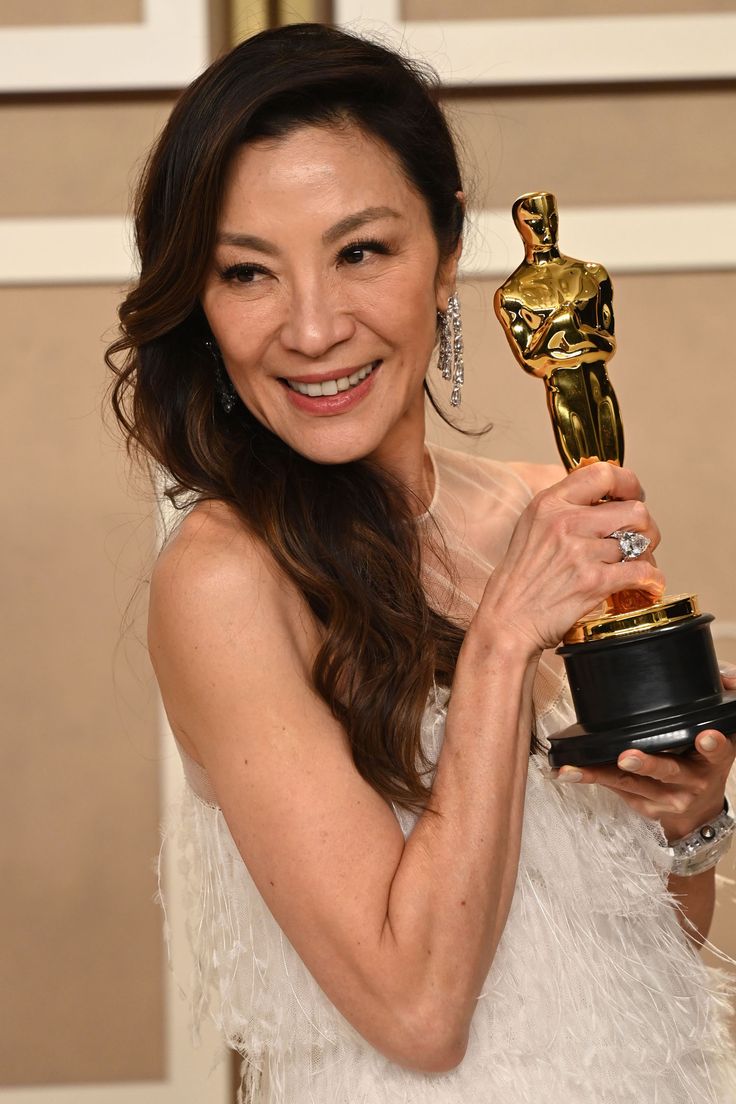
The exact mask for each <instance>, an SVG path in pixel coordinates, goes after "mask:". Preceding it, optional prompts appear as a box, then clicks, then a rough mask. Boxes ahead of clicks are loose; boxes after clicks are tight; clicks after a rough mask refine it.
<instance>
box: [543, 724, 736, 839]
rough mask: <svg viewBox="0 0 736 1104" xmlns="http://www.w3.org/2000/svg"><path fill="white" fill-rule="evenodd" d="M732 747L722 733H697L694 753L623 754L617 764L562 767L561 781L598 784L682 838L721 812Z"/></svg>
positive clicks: (670, 834)
mask: <svg viewBox="0 0 736 1104" xmlns="http://www.w3.org/2000/svg"><path fill="white" fill-rule="evenodd" d="M734 758H736V744H734V742H733V741H732V740H729V739H728V738H727V737H726V736H724V735H723V733H722V732H718V731H716V730H715V729H708V730H706V731H705V732H701V733H699V735H698V737H697V739H696V741H695V748H694V754H691V755H647V754H645V753H644V752H641V751H636V750H635V749H632V750H629V751H624V752H622V754H621V755H620V756H619V757H618V760H617V762H616V763H615V764H610V765H606V766H600V767H567V766H565V767H561V768H560V770H559V771H558V773H557V776H556V777H557V780H558V781H560V782H577V783H588V784H590V783H596V784H597V785H599V786H605V787H606V789H609V790H614V791H616V792H618V793H620V795H621V797H622V798H623V799H624V800H625V801H626V802H627V804H629V805H631V806H632V807H633V808H634V809H635V810H636V811H637V812H639V813H641V814H642V815H643V816H648V817H652V818H656V819H658V820H660V821H661V822H662V825H663V827H665V830H666V831H667V834H668V837H669V838H677V837H679V836H683V835H686V834H687V833H688V832H690V831H692V830H693V828H695V827H697V826H698V825H699V824H703V823H705V821H707V820H708V819H710V818H711V817H712V816H714V815H715V814H717V813H718V812H719V811H720V808H721V805H722V802H723V789H724V786H725V782H726V778H727V777H728V774H729V771H730V769H731V767H732V765H733V762H734Z"/></svg>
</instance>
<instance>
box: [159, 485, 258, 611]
mask: <svg viewBox="0 0 736 1104" xmlns="http://www.w3.org/2000/svg"><path fill="white" fill-rule="evenodd" d="M277 579H278V575H277V572H276V571H275V569H274V565H273V559H272V557H271V556H270V554H269V553H268V550H267V549H266V547H265V545H264V544H263V542H262V541H261V540H260V539H259V538H257V537H256V536H255V535H254V534H253V533H251V532H250V531H249V530H248V528H247V526H246V525H245V524H244V522H243V521H242V520H241V519H240V517H239V516H238V514H237V513H236V511H235V510H234V509H233V508H232V507H231V506H229V505H228V504H227V503H225V502H220V501H207V502H199V503H197V504H196V505H195V506H194V507H192V509H191V510H189V512H188V513H187V514H186V516H185V517H184V518H183V519H182V520H181V521H180V522H179V523H178V524H177V525H176V527H175V528H174V529H173V530H172V532H171V534H170V535H169V537H168V538H167V540H166V541H165V543H164V544H163V546H162V548H161V550H160V552H159V555H158V558H157V560H156V563H155V565H154V569H153V573H152V576H151V589H152V592H153V593H155V594H159V593H160V592H163V591H167V590H171V589H173V590H175V591H176V592H177V596H178V597H180V598H181V597H184V596H185V595H186V594H190V595H191V594H192V593H193V592H195V593H206V592H207V591H208V590H209V589H210V588H214V589H216V590H219V591H231V590H232V589H237V590H239V591H241V592H242V590H243V589H246V590H247V589H249V588H253V587H256V588H257V589H259V590H260V589H261V588H262V587H263V586H264V585H265V586H266V587H269V588H271V587H273V588H274V589H278V588H276V587H275V584H276V582H277Z"/></svg>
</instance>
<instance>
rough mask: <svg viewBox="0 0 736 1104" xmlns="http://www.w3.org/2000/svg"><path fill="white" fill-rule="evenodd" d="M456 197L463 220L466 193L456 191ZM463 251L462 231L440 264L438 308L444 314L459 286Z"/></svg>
mask: <svg viewBox="0 0 736 1104" xmlns="http://www.w3.org/2000/svg"><path fill="white" fill-rule="evenodd" d="M455 198H456V199H457V201H458V204H459V206H460V207H461V209H462V217H463V220H464V218H465V193H464V192H455ZM462 251H463V237H462V233H461V234H460V237H459V238H458V242H457V245H456V247H455V249H454V250H453V251H452V253H451V254H450V255H449V256H448V257H445V258H444V260H442V261H441V262H440V264H439V268H438V270H437V281H436V283H437V309H438V310H439V311H442V312H443V314H444V312H445V311H446V310H447V300H448V299H449V298H450V296H451V295H452V293H453V292H454V291H455V288H456V287H457V270H458V266H459V264H460V257H461V255H462Z"/></svg>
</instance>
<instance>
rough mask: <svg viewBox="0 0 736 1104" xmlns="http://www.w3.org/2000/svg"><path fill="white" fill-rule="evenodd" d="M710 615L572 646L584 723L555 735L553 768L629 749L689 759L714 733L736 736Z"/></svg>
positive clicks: (564, 650) (735, 704)
mask: <svg viewBox="0 0 736 1104" xmlns="http://www.w3.org/2000/svg"><path fill="white" fill-rule="evenodd" d="M712 620H713V618H712V617H711V615H710V614H709V613H703V614H697V615H695V616H691V617H687V618H684V619H682V620H680V621H678V622H675V623H671V624H667V625H658V626H654V627H648V628H646V629H644V630H643V631H641V632H636V633H632V634H624V635H618V636H613V637H610V638H608V639H604V640H597V641H592V642H591V641H588V642H586V643H575V644H565V645H563V646H562V647H560V648H558V655H562V656H563V657H564V660H565V668H566V670H567V677H568V680H569V683H570V691H571V693H572V699H573V703H574V705H575V712H576V715H577V718H578V723H577V724H575V725H571V726H570V727H569V728H567V729H565V730H564V731H563V732H558V733H555V735H554V736H553V737H551V741H550V742H551V745H552V750H551V751H550V753H549V761H550V764H551V766H553V767H561V766H563V765H565V764H569V765H570V766H577V767H584V766H594V765H596V764H603V763H615V761H616V759H617V758H618V756H619V755H620V754H621V752H622V751H625V750H626V749H627V748H637V749H639V750H640V751H646V752H649V753H656V754H658V753H660V752H670V753H675V754H677V753H681V752H685V751H687V750H688V749H689V748H691V747H692V746H693V744H694V743H695V737H696V736H697V735H698V733H699V732H702V731H703V730H704V729H706V728H716V729H719V730H720V731H721V732H723V733H724V734H725V735H726V736H733V735H735V734H736V693H734V692H731V693H724V692H723V683H722V681H721V675H720V672H719V670H718V660H717V659H716V653H715V648H714V647H713V638H712V636H711V632H710V622H711V621H712Z"/></svg>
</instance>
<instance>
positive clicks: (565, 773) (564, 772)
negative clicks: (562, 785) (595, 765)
mask: <svg viewBox="0 0 736 1104" xmlns="http://www.w3.org/2000/svg"><path fill="white" fill-rule="evenodd" d="M582 777H583V772H582V771H579V770H568V768H567V767H562V768H561V770H560V773H559V774H558V775H557V781H558V782H579V781H580V779H581V778H582Z"/></svg>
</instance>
